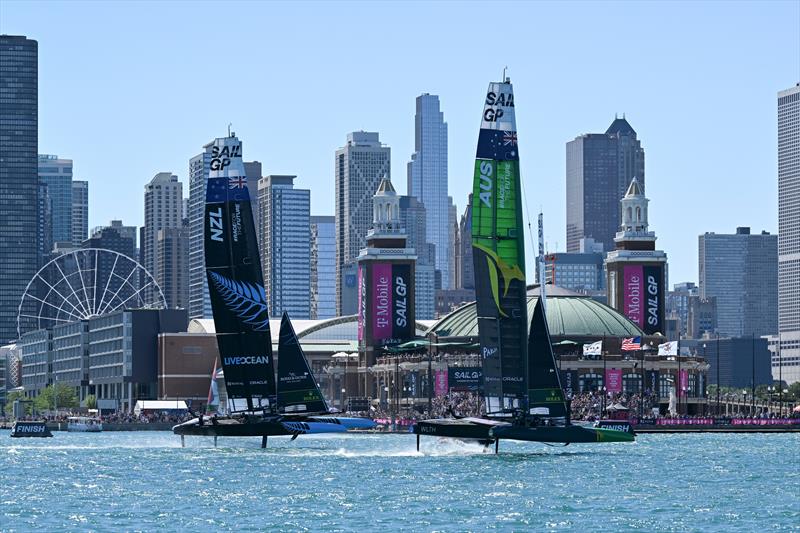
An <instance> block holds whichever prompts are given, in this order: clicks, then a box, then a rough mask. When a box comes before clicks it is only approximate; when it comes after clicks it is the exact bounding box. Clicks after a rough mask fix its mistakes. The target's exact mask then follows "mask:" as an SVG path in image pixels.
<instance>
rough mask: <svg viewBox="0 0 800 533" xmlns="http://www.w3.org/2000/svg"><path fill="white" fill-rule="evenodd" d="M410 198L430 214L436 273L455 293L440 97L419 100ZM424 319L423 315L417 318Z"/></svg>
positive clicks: (429, 232) (428, 225)
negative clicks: (415, 200) (419, 203)
mask: <svg viewBox="0 0 800 533" xmlns="http://www.w3.org/2000/svg"><path fill="white" fill-rule="evenodd" d="M407 171H408V194H409V196H414V197H416V198H417V200H419V201H420V202H422V204H423V205H424V206H425V210H426V217H427V220H426V228H427V229H426V231H427V241H428V242H429V243H431V244H433V245H434V246H435V247H436V270H438V271H439V272H441V276H442V288H443V289H452V288H453V287H454V280H453V279H452V278H453V273H454V272H453V271H454V265H453V256H452V254H451V253H450V252H451V250H452V246H453V245H452V227H451V225H450V223H451V220H450V203H451V202H450V199H449V198H448V196H447V123H446V122H445V121H444V114H443V113H442V112H441V111H440V110H439V97H438V96H436V95H434V94H427V93H425V94H422V95H420V96H418V97H417V112H416V115H415V116H414V154H412V156H411V161H409V163H408V168H407ZM417 316H418V317H419V316H420V315H419V314H418V315H417Z"/></svg>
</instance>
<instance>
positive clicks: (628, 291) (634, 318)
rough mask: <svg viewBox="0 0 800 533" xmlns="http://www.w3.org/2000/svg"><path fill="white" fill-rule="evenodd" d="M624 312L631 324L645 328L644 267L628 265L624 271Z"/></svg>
mask: <svg viewBox="0 0 800 533" xmlns="http://www.w3.org/2000/svg"><path fill="white" fill-rule="evenodd" d="M622 272H623V273H622V279H623V286H622V310H623V314H624V315H625V316H626V317H628V318H629V319H630V321H631V322H633V323H634V324H636V325H637V326H639V327H643V326H644V311H643V309H644V305H643V304H644V301H645V300H646V299H647V297H646V296H645V294H644V290H643V289H644V271H643V269H642V265H628V266H625V267H624V268H623V271H622Z"/></svg>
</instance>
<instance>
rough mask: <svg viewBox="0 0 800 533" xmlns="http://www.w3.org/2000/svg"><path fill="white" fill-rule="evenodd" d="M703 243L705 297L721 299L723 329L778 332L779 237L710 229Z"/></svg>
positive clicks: (724, 331) (719, 316)
mask: <svg viewBox="0 0 800 533" xmlns="http://www.w3.org/2000/svg"><path fill="white" fill-rule="evenodd" d="M698 243H699V253H698V262H699V270H698V273H699V285H700V298H702V299H704V300H705V299H709V298H716V302H717V330H718V331H719V334H720V335H728V336H731V337H744V336H750V335H755V336H760V335H774V334H775V333H777V332H778V237H777V235H770V234H769V233H767V232H766V231H764V232H761V234H750V228H747V227H740V228H736V233H734V234H727V235H726V234H717V233H705V234H703V235H700V237H699V238H698Z"/></svg>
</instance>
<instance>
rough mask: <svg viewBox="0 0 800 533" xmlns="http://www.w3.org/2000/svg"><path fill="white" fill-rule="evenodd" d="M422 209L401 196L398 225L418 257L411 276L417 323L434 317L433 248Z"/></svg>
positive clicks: (434, 270)
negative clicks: (428, 237)
mask: <svg viewBox="0 0 800 533" xmlns="http://www.w3.org/2000/svg"><path fill="white" fill-rule="evenodd" d="M427 222H428V217H427V213H426V209H425V206H424V205H423V204H422V202H420V201H419V200H417V198H415V197H414V196H400V224H401V225H402V227H403V229H404V230H405V233H406V247H408V248H413V249H414V252H415V253H416V255H417V261H416V263H415V266H414V268H415V274H414V280H415V281H414V286H415V289H414V293H415V295H414V305H415V308H414V310H415V313H416V317H417V319H419V320H433V319H434V318H436V265H435V261H436V247H435V246H434V245H433V244H431V243H429V242H428V241H427V231H426V230H427V228H426V224H427Z"/></svg>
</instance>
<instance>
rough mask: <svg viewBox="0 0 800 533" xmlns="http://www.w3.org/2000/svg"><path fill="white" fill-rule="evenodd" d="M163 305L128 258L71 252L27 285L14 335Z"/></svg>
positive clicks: (148, 280)
mask: <svg viewBox="0 0 800 533" xmlns="http://www.w3.org/2000/svg"><path fill="white" fill-rule="evenodd" d="M165 307H166V299H165V298H164V293H163V292H162V291H161V288H160V287H159V286H158V283H156V280H155V279H153V276H152V275H151V274H150V273H149V272H148V271H147V269H146V268H144V267H143V266H142V265H141V264H139V263H138V262H136V261H134V260H133V259H131V258H130V257H128V256H127V255H124V254H121V253H119V252H115V251H113V250H106V249H103V248H86V249H81V250H75V251H74V252H71V253H67V254H64V255H60V256H58V257H56V258H55V259H53V260H51V261H50V262H48V263H47V264H45V265H44V266H43V267H42V268H40V269H39V271H38V272H37V273H36V275H34V276H33V278H32V279H31V281H30V282H29V283H28V286H27V287H26V288H25V293H24V294H23V295H22V299H21V300H20V304H19V309H18V312H17V335H19V336H20V337H21V336H22V335H23V334H24V333H26V332H28V331H32V330H36V329H42V328H49V327H52V326H57V325H59V324H65V323H68V322H75V321H77V320H86V319H89V318H91V317H94V316H98V315H104V314H106V313H111V312H113V311H117V310H120V309H132V308H136V309H140V308H151V309H163V308H165Z"/></svg>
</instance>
